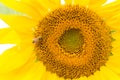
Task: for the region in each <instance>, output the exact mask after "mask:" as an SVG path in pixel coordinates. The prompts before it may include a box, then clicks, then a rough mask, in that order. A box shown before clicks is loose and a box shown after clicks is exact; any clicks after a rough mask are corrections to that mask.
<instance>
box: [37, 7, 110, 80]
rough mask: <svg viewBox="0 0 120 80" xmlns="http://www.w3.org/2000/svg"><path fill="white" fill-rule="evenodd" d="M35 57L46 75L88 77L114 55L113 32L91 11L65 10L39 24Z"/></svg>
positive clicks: (67, 77)
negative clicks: (48, 72) (43, 67)
mask: <svg viewBox="0 0 120 80" xmlns="http://www.w3.org/2000/svg"><path fill="white" fill-rule="evenodd" d="M39 36H41V38H40V39H38V41H37V42H36V44H35V53H36V56H37V58H38V60H39V61H41V62H42V63H43V64H44V65H45V67H46V70H47V71H50V72H51V73H55V74H57V75H58V76H59V77H63V78H65V79H77V78H80V77H82V76H86V77H89V76H90V75H93V74H94V73H95V72H96V71H99V70H100V67H101V66H105V63H106V62H107V60H108V57H109V55H110V53H111V42H112V40H111V35H110V29H109V27H108V26H107V24H106V23H105V22H104V20H103V19H102V18H101V17H99V16H98V15H97V14H96V13H95V12H93V11H92V10H90V9H88V8H86V7H82V6H78V5H74V6H73V5H72V6H71V5H69V6H62V7H61V8H58V9H56V10H54V11H52V12H51V13H49V14H48V15H47V16H45V17H44V18H43V19H42V20H41V21H40V22H39V24H38V27H37V28H36V30H35V38H37V37H38V38H39Z"/></svg>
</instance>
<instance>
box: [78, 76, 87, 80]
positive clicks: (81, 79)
mask: <svg viewBox="0 0 120 80" xmlns="http://www.w3.org/2000/svg"><path fill="white" fill-rule="evenodd" d="M77 80H88V77H85V76H84V77H80V78H79V79H77Z"/></svg>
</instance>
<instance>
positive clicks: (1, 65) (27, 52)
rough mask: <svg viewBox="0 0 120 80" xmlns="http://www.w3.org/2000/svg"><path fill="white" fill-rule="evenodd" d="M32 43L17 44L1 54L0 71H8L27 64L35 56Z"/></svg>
mask: <svg viewBox="0 0 120 80" xmlns="http://www.w3.org/2000/svg"><path fill="white" fill-rule="evenodd" d="M32 51H33V47H32V46H31V45H28V46H26V45H25V44H24V45H17V46H15V47H13V48H11V49H9V50H7V51H5V52H4V53H3V54H2V55H0V73H7V72H9V71H12V70H14V69H16V68H19V67H20V66H22V65H23V64H25V63H26V62H27V61H28V60H29V58H30V57H31V56H33V53H32Z"/></svg>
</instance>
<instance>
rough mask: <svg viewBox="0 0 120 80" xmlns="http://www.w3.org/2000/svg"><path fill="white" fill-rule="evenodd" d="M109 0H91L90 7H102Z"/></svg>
mask: <svg viewBox="0 0 120 80" xmlns="http://www.w3.org/2000/svg"><path fill="white" fill-rule="evenodd" d="M106 1H107V0H89V7H92V8H95V9H96V7H97V8H98V7H101V6H102V4H104V3H105V2H106Z"/></svg>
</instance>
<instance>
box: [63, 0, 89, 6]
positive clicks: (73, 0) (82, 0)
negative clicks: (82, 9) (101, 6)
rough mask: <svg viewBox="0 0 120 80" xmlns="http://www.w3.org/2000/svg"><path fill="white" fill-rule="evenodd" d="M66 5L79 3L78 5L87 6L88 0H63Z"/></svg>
mask: <svg viewBox="0 0 120 80" xmlns="http://www.w3.org/2000/svg"><path fill="white" fill-rule="evenodd" d="M64 1H65V4H66V5H70V4H71V5H76V4H77V5H80V6H87V5H88V3H89V0H64Z"/></svg>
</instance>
